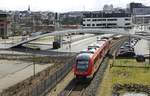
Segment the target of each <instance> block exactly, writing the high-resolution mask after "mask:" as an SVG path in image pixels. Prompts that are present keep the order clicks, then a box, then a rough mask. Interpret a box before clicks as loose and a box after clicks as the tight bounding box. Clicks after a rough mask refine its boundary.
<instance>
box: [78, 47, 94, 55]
mask: <svg viewBox="0 0 150 96" xmlns="http://www.w3.org/2000/svg"><path fill="white" fill-rule="evenodd" d="M94 52H95V49H94V48H92V49H89V50H88V49H84V50H82V51H80V53H92V54H94Z"/></svg>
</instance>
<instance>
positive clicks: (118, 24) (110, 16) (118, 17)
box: [82, 11, 132, 28]
mask: <svg viewBox="0 0 150 96" xmlns="http://www.w3.org/2000/svg"><path fill="white" fill-rule="evenodd" d="M82 25H83V28H131V27H132V19H131V15H130V14H129V13H104V12H100V11H98V12H86V13H84V14H83V22H82Z"/></svg>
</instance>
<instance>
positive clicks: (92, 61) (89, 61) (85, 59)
mask: <svg viewBox="0 0 150 96" xmlns="http://www.w3.org/2000/svg"><path fill="white" fill-rule="evenodd" d="M109 47H110V40H107V39H102V40H100V41H99V43H98V44H93V45H90V46H88V48H87V49H86V50H87V52H86V51H84V52H81V53H79V54H78V55H77V57H76V61H75V64H74V66H73V69H74V75H75V76H76V77H91V76H93V74H94V73H95V72H96V70H97V69H98V67H99V65H100V63H101V61H102V59H103V58H104V56H105V55H106V54H107V52H108V50H109ZM93 49H95V51H94V52H93ZM90 51H92V52H90ZM98 60H99V63H98V64H96V62H97V61H98Z"/></svg>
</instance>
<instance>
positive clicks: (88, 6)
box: [0, 0, 150, 12]
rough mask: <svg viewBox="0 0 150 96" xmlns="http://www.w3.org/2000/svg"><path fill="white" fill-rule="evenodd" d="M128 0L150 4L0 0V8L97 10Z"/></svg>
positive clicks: (115, 0) (144, 0) (149, 2)
mask: <svg viewBox="0 0 150 96" xmlns="http://www.w3.org/2000/svg"><path fill="white" fill-rule="evenodd" d="M130 2H140V3H143V4H145V5H149V6H150V0H0V10H27V8H28V5H30V8H31V11H54V12H67V11H97V10H101V9H102V8H103V5H104V4H113V5H114V7H123V8H125V7H126V5H127V4H128V3H130Z"/></svg>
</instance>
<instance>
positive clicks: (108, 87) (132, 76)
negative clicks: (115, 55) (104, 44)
mask: <svg viewBox="0 0 150 96" xmlns="http://www.w3.org/2000/svg"><path fill="white" fill-rule="evenodd" d="M109 64H112V60H110V63H109ZM113 66H114V67H112V68H111V69H110V67H108V68H107V70H106V72H105V76H104V78H103V81H102V84H101V86H100V92H98V95H97V96H110V95H111V92H112V86H113V85H114V84H116V83H119V84H129V83H133V84H134V83H135V84H143V85H150V68H149V67H150V65H149V64H148V62H146V63H138V62H136V60H135V59H117V60H115V63H114V64H113Z"/></svg>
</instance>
